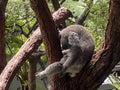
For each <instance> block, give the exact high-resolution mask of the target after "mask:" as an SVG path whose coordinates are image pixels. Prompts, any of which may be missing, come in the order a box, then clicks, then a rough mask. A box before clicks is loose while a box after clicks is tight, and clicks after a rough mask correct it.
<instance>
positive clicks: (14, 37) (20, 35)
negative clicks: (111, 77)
mask: <svg viewBox="0 0 120 90" xmlns="http://www.w3.org/2000/svg"><path fill="white" fill-rule="evenodd" d="M59 1H61V0H59ZM91 1H92V0H66V1H65V2H64V3H63V4H62V6H64V7H67V8H69V9H70V10H71V11H72V13H73V16H74V18H70V19H68V20H66V23H67V25H70V24H74V22H75V19H76V18H77V17H79V16H80V15H81V14H82V12H83V10H84V9H85V8H86V7H87V6H90V13H89V15H88V17H87V19H86V20H85V22H84V26H85V27H87V28H88V30H89V31H90V32H91V34H92V35H93V36H94V39H95V42H96V47H98V46H99V44H100V42H101V40H102V38H103V36H104V30H105V26H106V22H107V18H108V2H109V1H108V0H94V1H93V2H92V3H91ZM48 5H49V8H50V10H51V11H52V12H53V10H54V9H53V7H52V4H51V2H48ZM6 12H7V13H8V17H7V19H6V54H7V59H10V58H11V57H12V56H13V55H14V54H15V53H16V52H17V51H18V50H19V48H20V47H21V45H22V44H23V43H24V42H25V41H26V39H27V38H28V37H29V36H30V34H31V32H32V31H33V29H34V28H33V27H34V25H35V23H36V19H35V16H34V13H33V11H32V10H31V8H30V4H29V0H25V1H24V0H10V1H9V2H8V4H7V9H6ZM42 48H45V46H44V45H42ZM41 59H42V61H44V62H46V60H47V59H46V57H45V56H43V57H41ZM28 65H29V63H28V61H27V62H26V63H25V65H24V66H23V67H22V68H21V71H20V72H19V75H18V76H19V78H20V79H21V80H23V83H24V85H26V84H27V77H26V74H27V67H28Z"/></svg>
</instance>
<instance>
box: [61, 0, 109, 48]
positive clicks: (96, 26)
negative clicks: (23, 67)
mask: <svg viewBox="0 0 120 90" xmlns="http://www.w3.org/2000/svg"><path fill="white" fill-rule="evenodd" d="M91 1H92V0H79V1H73V0H66V1H65V2H64V4H63V6H64V7H67V8H69V9H70V10H71V11H72V13H73V16H74V19H72V20H71V22H72V23H73V22H75V19H76V17H79V16H80V15H81V14H82V12H83V10H84V9H85V8H86V7H87V6H89V5H90V3H91ZM108 2H109V0H93V3H92V5H91V9H90V13H89V15H88V17H87V19H86V20H85V23H84V26H85V27H87V28H88V30H89V31H90V32H91V34H92V35H93V37H94V39H95V42H96V47H98V46H99V44H100V42H101V40H102V39H103V36H104V31H105V26H106V23H107V19H108V5H109V4H108ZM71 3H72V4H71ZM67 22H70V20H69V21H67ZM71 22H70V23H71ZM70 23H69V24H70ZM69 24H68V25H69Z"/></svg>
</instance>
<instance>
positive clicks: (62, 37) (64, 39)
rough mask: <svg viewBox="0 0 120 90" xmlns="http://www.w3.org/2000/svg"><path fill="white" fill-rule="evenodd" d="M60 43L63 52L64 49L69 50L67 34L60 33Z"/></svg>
mask: <svg viewBox="0 0 120 90" xmlns="http://www.w3.org/2000/svg"><path fill="white" fill-rule="evenodd" d="M60 43H61V48H62V49H63V50H65V49H69V48H70V47H71V45H70V44H69V42H68V33H67V32H64V31H61V32H60Z"/></svg>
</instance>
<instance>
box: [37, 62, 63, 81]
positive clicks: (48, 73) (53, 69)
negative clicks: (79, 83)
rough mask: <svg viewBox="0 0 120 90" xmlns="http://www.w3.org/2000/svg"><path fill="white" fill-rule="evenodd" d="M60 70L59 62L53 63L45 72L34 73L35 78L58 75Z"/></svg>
mask: <svg viewBox="0 0 120 90" xmlns="http://www.w3.org/2000/svg"><path fill="white" fill-rule="evenodd" d="M62 68H63V66H62V64H61V63H60V62H55V63H52V64H50V65H48V67H47V68H46V69H45V70H43V71H41V72H38V73H36V76H37V77H40V78H41V79H42V78H44V77H47V76H51V75H54V74H57V73H60V72H61V71H62Z"/></svg>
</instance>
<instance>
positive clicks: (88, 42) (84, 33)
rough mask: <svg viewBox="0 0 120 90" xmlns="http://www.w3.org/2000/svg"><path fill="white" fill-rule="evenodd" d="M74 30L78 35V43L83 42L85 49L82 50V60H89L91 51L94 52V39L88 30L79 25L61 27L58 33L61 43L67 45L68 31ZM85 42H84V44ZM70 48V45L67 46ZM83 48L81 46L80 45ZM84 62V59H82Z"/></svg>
mask: <svg viewBox="0 0 120 90" xmlns="http://www.w3.org/2000/svg"><path fill="white" fill-rule="evenodd" d="M70 31H72V32H76V33H78V35H79V39H80V44H83V46H84V48H85V50H84V51H83V60H87V61H88V60H90V59H91V57H92V55H93V52H94V48H95V43H94V40H93V38H92V36H91V35H90V33H89V32H88V30H87V29H86V28H85V27H83V26H81V25H70V26H68V27H66V28H65V29H63V30H62V31H61V32H60V34H61V41H62V42H61V43H62V44H64V45H63V46H67V47H68V46H69V45H68V35H69V32H70ZM84 42H85V44H84ZM68 48H70V47H68ZM81 48H83V47H81ZM83 62H84V61H83Z"/></svg>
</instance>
